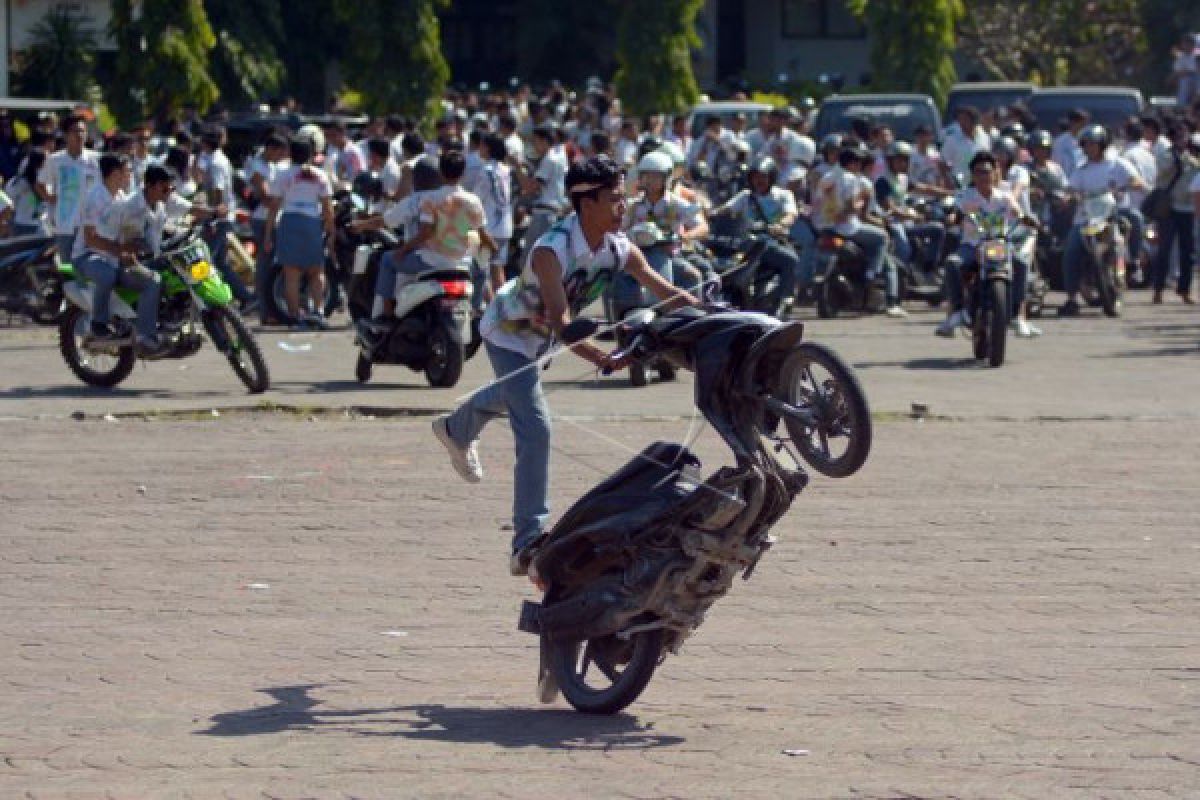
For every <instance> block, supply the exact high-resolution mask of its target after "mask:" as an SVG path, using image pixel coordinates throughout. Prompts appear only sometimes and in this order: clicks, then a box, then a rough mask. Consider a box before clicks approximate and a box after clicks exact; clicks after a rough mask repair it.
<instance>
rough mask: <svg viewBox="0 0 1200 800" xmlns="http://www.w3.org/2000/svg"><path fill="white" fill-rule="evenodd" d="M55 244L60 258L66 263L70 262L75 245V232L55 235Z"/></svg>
mask: <svg viewBox="0 0 1200 800" xmlns="http://www.w3.org/2000/svg"><path fill="white" fill-rule="evenodd" d="M54 244H55V247H56V249H57V250H58V260H59V261H61V262H62V263H64V264H70V263H71V248H72V247H74V246H75V232H74V231H71V232H70V233H66V234H60V235H55V237H54Z"/></svg>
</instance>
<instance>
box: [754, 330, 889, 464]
mask: <svg viewBox="0 0 1200 800" xmlns="http://www.w3.org/2000/svg"><path fill="white" fill-rule="evenodd" d="M776 391H777V393H778V395H780V396H781V397H780V399H782V400H783V401H784V402H786V403H787V404H788V405H790V406H792V407H793V408H795V409H796V413H792V412H787V413H784V414H783V415H782V417H783V422H784V425H785V426H786V428H787V431H788V436H789V437H790V438H791V440H792V444H793V445H795V447H796V448H797V449H798V450H799V451H800V455H801V456H802V457H803V458H804V460H805V461H806V462H808V464H810V465H811V466H812V467H813V469H815V470H817V471H818V472H820V473H821V474H822V475H828V476H829V477H832V478H844V477H847V476H849V475H853V474H854V473H855V472H857V471H858V470H859V468H861V467H862V465H863V464H864V463H865V462H866V460H867V456H868V455H869V453H870V450H871V438H872V431H871V411H870V409H869V408H868V406H867V399H866V395H864V394H863V390H862V386H860V385H859V383H858V379H857V378H856V377H855V376H854V373H853V372H852V371H851V370H850V368H849V367H847V366H846V365H845V363H843V362H842V360H841V359H840V358H839V357H838V356H837V354H835V353H834V352H833V351H832V350H830V349H829V348H827V347H825V346H823V345H819V344H816V343H814V342H806V343H804V344H802V345H800V346H799V347H797V348H796V349H795V350H794V351H793V352H792V354H791V355H790V356H788V359H787V361H785V362H784V365H783V369H782V370H781V375H780V384H779V386H778V388H777V390H776Z"/></svg>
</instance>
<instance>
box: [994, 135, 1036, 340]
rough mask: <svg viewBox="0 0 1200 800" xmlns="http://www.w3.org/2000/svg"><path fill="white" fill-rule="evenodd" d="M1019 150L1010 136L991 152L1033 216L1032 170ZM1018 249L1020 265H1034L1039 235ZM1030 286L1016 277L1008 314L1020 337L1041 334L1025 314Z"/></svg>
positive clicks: (1005, 180) (1024, 208)
mask: <svg viewBox="0 0 1200 800" xmlns="http://www.w3.org/2000/svg"><path fill="white" fill-rule="evenodd" d="M1020 153H1021V147H1020V145H1019V144H1018V143H1017V140H1016V139H1013V138H1012V137H1011V136H1001V137H1000V138H998V139H996V140H995V141H994V142H993V143H992V155H993V156H995V157H996V174H997V176H998V178H999V180H1001V181H1002V182H1003V185H1004V186H1005V187H1007V188H1008V190H1009V191H1011V192H1012V193H1013V194H1014V195H1016V198H1017V205H1019V206H1020V207H1021V213H1023V214H1024V215H1025V216H1027V217H1030V218H1033V217H1035V215H1034V213H1033V207H1032V205H1031V204H1030V200H1029V187H1030V177H1029V170H1027V169H1026V168H1025V167H1023V166H1021V165H1020V164H1019V163H1018V159H1019V158H1020ZM1017 249H1018V251H1019V253H1018V254H1019V256H1020V258H1019V260H1018V262H1017V263H1019V265H1020V266H1021V267H1028V266H1032V264H1033V259H1034V255H1035V253H1036V252H1037V234H1036V233H1031V234H1030V235H1029V236H1027V237H1025V239H1024V240H1023V241H1021V243H1020V245H1019V246H1018V247H1017ZM1028 288H1029V283H1028V279H1026V280H1015V279H1014V280H1013V283H1012V307H1011V308H1010V309H1009V317H1010V318H1011V319H1012V326H1013V329H1014V330H1015V331H1016V333H1017V336H1020V337H1022V338H1029V337H1031V336H1041V335H1042V331H1041V329H1040V328H1038V327H1037V326H1035V325H1032V324H1031V323H1030V322H1029V320H1028V319H1027V318H1026V316H1025V293H1026V291H1027V290H1028Z"/></svg>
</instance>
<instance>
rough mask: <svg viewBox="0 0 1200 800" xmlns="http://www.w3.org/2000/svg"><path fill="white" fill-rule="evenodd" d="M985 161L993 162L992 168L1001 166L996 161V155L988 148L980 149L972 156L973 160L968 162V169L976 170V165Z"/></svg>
mask: <svg viewBox="0 0 1200 800" xmlns="http://www.w3.org/2000/svg"><path fill="white" fill-rule="evenodd" d="M984 163H987V164H991V165H992V169H996V168H997V167H998V166H999V165H998V164H997V163H996V157H995V156H994V155H992V154H991V153H989V152H988V151H987V150H980V151H979V152H978V153H976V154H975V155H973V156H971V161H970V162H969V163H968V164H967V169H969V170H971V171H972V172H974V171H975V167H976V165H978V164H984Z"/></svg>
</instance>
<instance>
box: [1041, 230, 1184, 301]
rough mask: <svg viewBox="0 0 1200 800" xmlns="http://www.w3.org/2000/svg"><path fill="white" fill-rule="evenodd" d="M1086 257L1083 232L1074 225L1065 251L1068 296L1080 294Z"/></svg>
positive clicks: (1064, 269) (1064, 276) (1065, 276)
mask: <svg viewBox="0 0 1200 800" xmlns="http://www.w3.org/2000/svg"><path fill="white" fill-rule="evenodd" d="M1164 252H1165V250H1164ZM1086 257H1087V253H1086V252H1085V250H1084V246H1083V231H1082V230H1081V228H1080V226H1079V225H1072V226H1071V232H1070V233H1068V234H1067V244H1066V247H1065V248H1064V249H1063V291H1065V292H1066V293H1067V295H1068V296H1070V295H1073V294H1076V293H1078V292H1079V277H1080V272H1081V270H1082V269H1083V260H1084V259H1085V258H1086Z"/></svg>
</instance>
